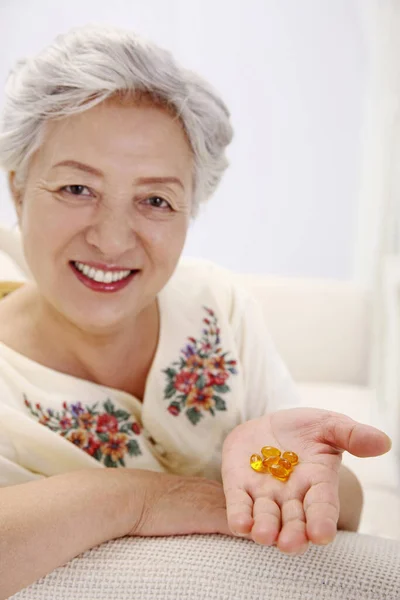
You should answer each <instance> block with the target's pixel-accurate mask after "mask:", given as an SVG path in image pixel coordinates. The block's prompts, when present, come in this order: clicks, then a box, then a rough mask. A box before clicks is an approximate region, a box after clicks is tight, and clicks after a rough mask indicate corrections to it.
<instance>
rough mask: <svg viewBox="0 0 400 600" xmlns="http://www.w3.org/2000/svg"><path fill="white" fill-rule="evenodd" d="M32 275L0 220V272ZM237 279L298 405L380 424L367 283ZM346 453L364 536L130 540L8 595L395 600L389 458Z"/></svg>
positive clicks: (397, 515)
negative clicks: (276, 544) (303, 548)
mask: <svg viewBox="0 0 400 600" xmlns="http://www.w3.org/2000/svg"><path fill="white" fill-rule="evenodd" d="M27 277H29V273H28V271H27V268H26V265H25V263H24V260H23V256H22V252H21V248H20V243H19V238H18V234H17V233H16V232H10V231H8V230H6V229H0V280H3V281H5V280H11V281H15V280H24V279H25V278H27ZM238 280H240V282H241V283H242V284H244V285H245V286H248V287H249V288H251V289H252V290H253V292H254V294H255V295H256V296H257V297H258V298H259V299H260V301H261V303H262V305H263V307H264V309H265V315H266V320H267V323H268V326H269V329H270V331H271V333H272V335H273V337H274V339H275V342H276V344H277V346H278V349H279V350H280V352H281V354H282V356H283V358H284V359H285V361H286V363H287V364H288V366H289V368H290V370H291V372H292V374H293V376H294V378H295V380H296V382H297V383H298V387H299V391H300V395H301V398H302V401H303V403H304V405H305V406H307V405H308V406H316V407H321V408H329V409H333V410H336V411H338V412H343V413H346V414H348V415H350V416H351V417H353V418H356V419H358V420H360V421H363V422H366V423H371V424H375V425H376V424H378V425H382V423H379V421H378V417H377V415H378V411H377V410H376V404H375V403H376V398H375V394H374V392H373V390H372V389H370V388H369V387H368V361H369V348H370V332H369V321H370V306H369V297H368V293H367V292H366V291H364V290H362V289H359V288H358V287H357V286H356V285H354V284H352V283H343V282H334V281H319V280H297V279H282V278H271V277H265V276H254V275H238ZM344 462H345V464H347V465H348V466H350V467H351V468H352V469H353V470H354V471H355V472H356V473H357V475H358V477H359V478H360V479H361V481H362V484H363V487H364V492H365V508H364V513H363V517H362V522H361V529H360V530H361V532H362V534H368V535H362V534H350V533H339V534H338V536H337V539H336V541H335V542H334V543H333V544H331V545H330V546H328V547H325V548H319V547H312V548H311V549H310V550H309V551H308V552H307V553H306V554H305V555H304V556H302V557H293V556H284V555H282V554H281V553H279V552H278V551H277V550H276V549H275V548H266V547H262V546H258V545H257V544H254V543H252V542H248V541H246V540H241V539H235V538H229V537H225V536H184V537H173V538H125V539H123V540H114V541H111V542H108V543H107V544H103V545H102V546H100V547H98V548H94V549H92V550H90V551H88V552H87V553H85V554H84V555H82V556H80V557H77V558H76V559H74V560H73V561H71V562H70V563H68V565H66V566H64V567H61V568H60V569H57V570H56V571H54V572H53V573H51V574H50V575H48V576H47V577H45V578H44V579H42V580H40V581H39V582H37V583H35V584H34V585H32V586H30V587H29V588H27V589H25V590H22V591H21V592H19V593H18V594H16V595H14V596H13V599H15V600H22V599H26V600H39V599H40V600H47V599H49V600H50V599H51V600H61V599H62V600H66V599H67V598H68V599H77V600H86V599H87V600H102V599H107V600H108V599H109V598H116V599H118V600H125V599H128V598H129V599H140V600H150V599H151V600H157V599H160V600H161V599H163V600H172V599H174V600H175V599H176V600H181V599H185V598H188V599H189V598H190V599H195V600H197V599H200V598H201V599H202V598H204V599H206V598H207V599H215V600H217V599H218V600H220V599H221V600H222V599H225V598H226V599H243V600H247V599H249V600H250V598H251V599H252V600H257V599H264V598H268V599H271V600H297V599H298V600H300V599H301V600H303V599H304V600H308V599H310V600H311V599H318V600H325V599H326V600H328V599H329V600H339V599H340V600H353V599H354V600H356V599H357V600H359V599H368V600H395V599H398V600H399V599H400V495H399V491H398V481H397V476H398V471H399V469H398V465H397V463H396V460H395V457H394V456H393V455H391V454H389V455H387V456H386V457H384V458H376V459H357V458H354V457H350V456H345V458H344ZM385 538H392V539H385ZM60 543H62V540H61V541H60ZM0 559H1V557H0Z"/></svg>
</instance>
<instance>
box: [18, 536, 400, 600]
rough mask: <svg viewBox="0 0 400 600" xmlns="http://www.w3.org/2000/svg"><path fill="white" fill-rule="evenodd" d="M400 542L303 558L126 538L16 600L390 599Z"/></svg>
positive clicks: (235, 544)
mask: <svg viewBox="0 0 400 600" xmlns="http://www.w3.org/2000/svg"><path fill="white" fill-rule="evenodd" d="M399 590H400V543H399V542H397V541H393V540H385V539H381V538H374V537H370V536H363V535H361V534H356V533H344V532H340V533H339V534H338V535H337V538H336V540H335V542H334V543H333V544H330V545H329V546H326V547H317V546H311V547H310V549H309V550H308V551H307V553H306V554H305V555H303V556H290V555H284V554H282V553H280V552H279V551H278V550H277V549H276V548H274V547H266V546H260V545H258V544H255V543H254V542H251V541H248V540H243V539H239V538H231V537H228V536H222V535H211V536H207V535H192V536H182V537H178V536H177V537H164V538H123V539H120V540H113V541H110V542H107V543H106V544H103V545H101V546H98V547H97V548H94V549H92V550H89V551H88V552H86V553H85V554H83V555H81V556H80V557H77V558H75V559H73V560H72V561H71V562H69V563H68V564H67V565H66V566H64V567H61V568H59V569H56V570H55V571H53V573H51V574H49V575H48V576H47V577H45V578H43V579H41V580H40V581H38V582H37V583H35V584H34V585H32V586H29V587H28V588H26V589H25V590H22V591H21V592H19V593H17V594H15V595H14V596H12V600H67V599H68V600H70V599H71V598H79V599H80V600H84V599H85V600H86V599H90V600H109V598H118V600H133V599H138V600H139V599H140V600H154V599H155V598H163V600H176V599H177V598H179V599H181V598H190V599H191V600H204V599H205V598H207V600H220V599H221V598H234V599H235V600H261V599H262V600H264V599H267V598H271V599H274V600H293V599H294V598H299V599H300V598H304V599H306V598H309V599H311V598H313V599H314V598H318V600H355V599H358V600H366V599H369V600H384V599H385V600H389V599H393V600H394V599H395V598H398V597H399V596H398V594H399Z"/></svg>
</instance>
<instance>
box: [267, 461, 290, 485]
mask: <svg viewBox="0 0 400 600" xmlns="http://www.w3.org/2000/svg"><path fill="white" fill-rule="evenodd" d="M269 472H270V473H271V475H273V476H274V477H275V478H276V479H280V480H281V481H286V480H287V479H288V478H289V475H290V471H288V470H287V469H285V468H284V467H282V465H280V464H276V465H271V466H270V468H269Z"/></svg>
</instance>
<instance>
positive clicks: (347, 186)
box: [0, 0, 368, 279]
mask: <svg viewBox="0 0 400 600" xmlns="http://www.w3.org/2000/svg"><path fill="white" fill-rule="evenodd" d="M359 10H360V8H359V3H358V2H357V0H301V2H299V1H298V0H286V1H285V2H282V1H281V0H219V1H216V0H190V1H188V0H168V2H167V1H165V0H136V1H132V0H126V1H124V0H112V2H99V1H98V0H69V1H68V2H65V1H64V0H62V1H54V0H47V1H46V0H34V2H32V1H31V0H1V3H0V34H1V35H0V81H1V82H3V81H4V80H5V78H6V74H7V72H8V70H9V69H10V67H11V66H12V64H13V62H14V61H15V60H16V59H17V58H19V57H21V56H23V55H25V54H27V53H34V52H36V51H38V50H39V49H40V48H41V47H43V46H45V45H46V44H47V43H48V42H50V41H51V40H52V38H53V37H54V36H55V35H56V34H57V33H61V32H64V31H66V30H68V29H69V28H70V27H71V26H74V25H80V24H84V23H87V22H101V23H108V24H115V25H121V26H124V27H130V28H132V29H135V30H136V31H139V32H140V33H141V34H142V35H144V36H147V37H150V38H151V39H153V40H154V41H156V42H158V43H160V44H162V45H164V46H166V47H168V48H170V49H171V50H172V51H173V52H174V53H175V54H176V56H177V58H178V59H179V60H180V61H181V62H183V63H184V64H185V66H187V67H190V68H193V69H195V70H198V71H199V72H200V73H201V74H202V75H204V76H205V77H207V78H208V79H209V80H210V81H211V82H212V83H213V84H214V85H215V86H216V87H217V88H218V89H219V90H220V92H221V93H222V95H223V97H224V98H225V100H226V102H227V104H228V105H229V107H230V109H231V112H232V118H233V123H234V126H235V130H236V137H235V140H234V142H233V144H232V146H231V149H230V152H229V155H230V159H231V167H230V169H229V172H228V173H227V174H226V176H225V179H224V181H223V183H222V184H221V187H220V189H219V190H218V192H217V193H216V194H215V196H214V197H213V198H212V200H211V202H210V203H209V205H208V206H207V207H206V209H205V210H204V212H203V214H202V215H201V216H200V218H199V219H198V220H197V221H196V222H195V224H194V225H193V226H192V228H191V231H190V235H189V239H188V243H187V246H186V253H187V254H191V255H196V256H203V257H206V258H210V259H213V260H216V261H217V262H219V263H221V264H223V265H226V266H228V267H232V268H235V269H237V270H242V271H253V272H257V271H258V272H264V273H279V274H286V275H305V276H315V277H319V276H322V277H333V278H339V279H350V278H353V276H354V273H353V268H354V262H355V261H354V253H355V241H356V222H355V221H356V214H357V189H358V172H359V161H360V150H361V147H360V145H361V125H362V118H363V109H364V91H365V86H366V79H367V71H368V64H367V53H366V51H365V48H364V40H363V37H362V25H361V19H360V15H359ZM0 199H1V201H0V220H2V221H6V222H8V223H12V222H13V221H14V213H13V210H12V208H11V205H10V202H9V199H8V197H7V192H6V186H5V180H4V179H2V180H1V181H0Z"/></svg>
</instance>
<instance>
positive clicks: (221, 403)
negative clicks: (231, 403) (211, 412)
mask: <svg viewBox="0 0 400 600" xmlns="http://www.w3.org/2000/svg"><path fill="white" fill-rule="evenodd" d="M213 399H214V402H215V408H216V409H217V410H226V402H225V400H224V399H223V398H221V397H220V396H213Z"/></svg>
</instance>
